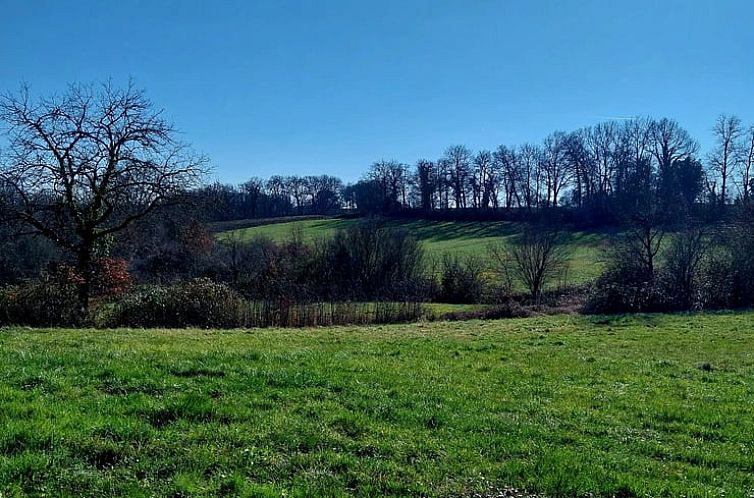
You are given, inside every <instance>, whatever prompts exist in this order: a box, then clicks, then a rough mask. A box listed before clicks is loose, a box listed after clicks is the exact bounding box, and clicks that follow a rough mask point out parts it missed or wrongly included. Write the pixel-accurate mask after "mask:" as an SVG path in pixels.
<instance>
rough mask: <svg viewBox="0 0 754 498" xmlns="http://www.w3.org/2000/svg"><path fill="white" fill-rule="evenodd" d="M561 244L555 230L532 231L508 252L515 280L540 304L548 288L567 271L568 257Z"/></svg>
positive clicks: (536, 229)
mask: <svg viewBox="0 0 754 498" xmlns="http://www.w3.org/2000/svg"><path fill="white" fill-rule="evenodd" d="M561 242H562V241H561V235H560V233H559V232H557V231H556V230H554V229H552V228H549V227H546V228H540V229H538V228H537V227H531V228H529V229H527V230H526V231H524V233H523V234H521V236H520V238H519V239H518V240H517V241H516V242H515V243H514V244H512V245H511V246H510V248H509V249H508V252H509V255H510V256H509V257H508V259H509V261H510V264H511V265H512V269H511V272H512V274H513V276H514V277H515V278H517V279H518V280H520V281H521V283H523V284H524V286H526V288H527V290H528V291H529V294H530V295H531V297H532V299H534V300H535V301H537V302H540V300H541V297H542V291H543V290H544V288H545V286H546V285H547V284H548V283H549V282H550V281H552V279H554V278H556V277H557V276H558V275H560V274H561V272H562V271H563V270H564V268H565V265H566V263H567V257H566V256H567V255H566V252H565V250H564V248H563V244H562V243H561Z"/></svg>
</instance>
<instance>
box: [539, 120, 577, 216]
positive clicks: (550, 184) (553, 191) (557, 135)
mask: <svg viewBox="0 0 754 498" xmlns="http://www.w3.org/2000/svg"><path fill="white" fill-rule="evenodd" d="M567 145H568V136H567V135H566V134H565V133H563V132H562V131H556V132H554V133H551V134H550V135H549V136H548V137H547V138H545V142H544V146H543V148H542V151H543V154H542V165H543V169H544V172H545V179H546V183H547V197H546V201H545V206H546V207H550V206H552V207H555V206H557V205H558V199H559V196H560V193H561V191H562V190H563V189H564V188H566V186H567V185H568V182H569V181H570V178H571V167H570V166H571V164H570V161H569V159H568V146H567Z"/></svg>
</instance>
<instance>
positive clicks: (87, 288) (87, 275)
mask: <svg viewBox="0 0 754 498" xmlns="http://www.w3.org/2000/svg"><path fill="white" fill-rule="evenodd" d="M77 270H78V273H79V277H80V278H81V280H80V281H79V282H78V285H77V287H78V288H77V292H78V302H79V316H78V321H79V323H80V324H81V323H83V322H84V321H86V320H87V318H88V317H89V298H90V296H91V289H92V248H91V245H87V244H84V245H82V247H80V248H79V250H78V255H77Z"/></svg>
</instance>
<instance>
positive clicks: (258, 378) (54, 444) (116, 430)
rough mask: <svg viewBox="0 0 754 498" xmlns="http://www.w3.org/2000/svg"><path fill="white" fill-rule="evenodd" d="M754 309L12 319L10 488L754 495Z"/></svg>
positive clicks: (35, 492) (5, 367)
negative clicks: (246, 323)
mask: <svg viewBox="0 0 754 498" xmlns="http://www.w3.org/2000/svg"><path fill="white" fill-rule="evenodd" d="M752 324H754V314H752V313H743V314H723V315H698V316H683V315H681V316H638V317H626V318H607V319H606V318H585V317H548V318H537V319H522V320H508V321H494V322H479V321H471V322H453V323H432V324H424V325H416V324H414V325H396V326H382V327H378V326H374V327H364V328H355V327H354V328H350V327H341V328H333V329H309V330H253V331H198V330H178V331H176V330H150V331H142V330H115V331H101V330H82V331H74V330H26V329H4V330H0V496H3V497H4V498H5V497H11V496H25V495H27V494H28V495H30V496H77V497H81V496H144V497H146V496H175V497H177V496H288V497H290V496H301V497H304V496H351V495H353V496H459V495H460V496H464V495H470V494H471V492H472V491H475V490H476V491H483V490H488V489H489V488H490V487H495V486H504V485H511V486H516V487H518V488H529V489H532V490H537V491H541V492H543V493H546V494H548V495H549V496H553V497H554V496H589V494H590V493H591V494H592V495H594V496H620V497H630V496H668V497H671V496H672V497H675V496H685V497H711V496H727V497H729V498H732V497H749V496H750V495H751V493H752V490H754V436H752V435H753V434H754V415H753V414H752V413H753V410H754V335H752V331H751V330H752Z"/></svg>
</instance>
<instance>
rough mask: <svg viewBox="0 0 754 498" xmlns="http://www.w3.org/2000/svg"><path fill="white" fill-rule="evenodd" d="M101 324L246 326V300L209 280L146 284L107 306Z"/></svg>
mask: <svg viewBox="0 0 754 498" xmlns="http://www.w3.org/2000/svg"><path fill="white" fill-rule="evenodd" d="M96 323H97V325H98V326H102V327H113V326H127V327H203V328H229V327H240V326H243V325H244V300H243V299H242V298H241V297H240V296H239V295H238V293H236V292H235V291H233V290H232V289H230V288H228V287H227V286H225V285H223V284H218V283H215V282H212V281H211V280H207V279H195V280H189V281H186V282H180V283H177V284H174V285H152V286H143V287H141V288H139V289H137V290H135V291H133V292H131V293H128V294H126V295H124V296H123V297H121V298H120V299H118V300H117V301H115V302H113V303H112V304H110V305H107V306H104V307H103V308H102V310H101V312H100V313H99V314H98V316H97V318H96Z"/></svg>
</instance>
